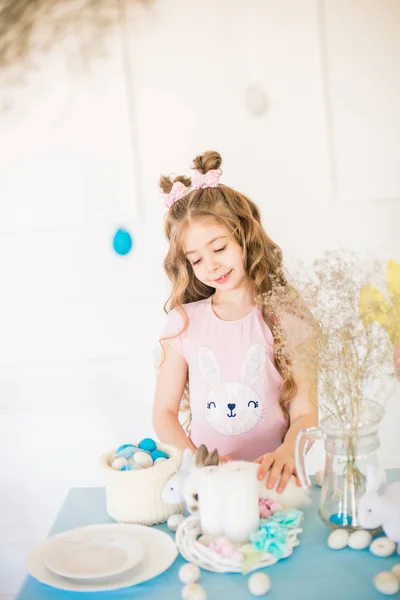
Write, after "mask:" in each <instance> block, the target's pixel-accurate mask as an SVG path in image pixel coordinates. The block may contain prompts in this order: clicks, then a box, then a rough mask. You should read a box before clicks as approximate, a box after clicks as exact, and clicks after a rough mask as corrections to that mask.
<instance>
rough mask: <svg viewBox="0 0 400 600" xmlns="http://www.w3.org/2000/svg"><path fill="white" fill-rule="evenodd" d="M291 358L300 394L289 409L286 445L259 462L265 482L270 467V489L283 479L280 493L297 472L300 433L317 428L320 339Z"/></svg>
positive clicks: (300, 348) (278, 489) (311, 340)
mask: <svg viewBox="0 0 400 600" xmlns="http://www.w3.org/2000/svg"><path fill="white" fill-rule="evenodd" d="M291 359H292V368H291V372H292V376H293V379H294V380H295V382H296V385H297V393H296V396H295V397H294V398H293V400H292V401H291V403H290V406H289V416H290V427H289V430H288V432H287V434H286V436H285V439H284V442H283V444H282V445H281V446H279V448H277V450H276V451H275V452H270V453H268V454H265V455H264V456H260V458H258V459H257V462H258V463H260V469H259V472H258V476H259V478H260V479H263V478H264V476H265V474H266V472H267V471H268V469H270V468H271V472H270V475H269V477H268V480H267V487H268V488H269V489H271V488H273V486H274V485H275V482H276V480H277V479H279V478H280V482H279V486H278V488H277V491H278V492H282V491H283V490H284V489H285V487H286V484H287V482H288V481H289V478H290V476H291V475H292V474H293V473H296V465H295V462H294V451H295V444H296V438H297V435H298V433H299V431H301V430H302V429H305V428H307V427H315V426H317V425H318V338H311V339H309V340H307V341H305V342H303V343H301V344H300V345H299V346H298V347H297V348H296V349H295V350H293V351H292V353H291ZM298 483H299V482H298Z"/></svg>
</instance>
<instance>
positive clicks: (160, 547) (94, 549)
mask: <svg viewBox="0 0 400 600" xmlns="http://www.w3.org/2000/svg"><path fill="white" fill-rule="evenodd" d="M177 554H178V551H177V549H176V545H175V541H174V540H173V539H172V537H171V536H170V535H168V534H167V533H164V532H162V531H159V530H158V529H153V528H150V527H146V526H144V525H121V524H107V525H91V526H89V527H81V528H79V529H73V530H71V531H66V532H65V533H60V534H58V535H54V536H52V537H50V538H48V539H47V540H46V541H45V542H43V543H42V544H40V545H39V546H38V547H37V548H36V549H35V550H34V551H33V552H32V553H31V555H30V556H29V559H28V571H29V574H30V575H31V576H32V577H35V579H37V580H38V581H40V582H41V583H45V584H47V585H50V586H52V587H55V588H59V589H62V590H72V591H88V592H100V591H107V590H117V589H119V588H123V587H129V586H132V585H136V584H137V583H141V582H143V581H147V580H148V579H152V578H153V577H156V576H157V575H159V574H160V573H162V572H163V571H165V570H166V569H168V567H169V566H170V565H171V564H172V563H173V562H174V560H175V558H176V557H177Z"/></svg>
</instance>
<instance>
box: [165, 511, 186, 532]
mask: <svg viewBox="0 0 400 600" xmlns="http://www.w3.org/2000/svg"><path fill="white" fill-rule="evenodd" d="M184 520H185V517H184V516H183V515H180V514H179V513H177V514H175V515H171V516H170V517H168V521H167V527H168V529H170V530H171V531H176V530H177V529H178V527H179V525H180V524H181V523H182V521H184Z"/></svg>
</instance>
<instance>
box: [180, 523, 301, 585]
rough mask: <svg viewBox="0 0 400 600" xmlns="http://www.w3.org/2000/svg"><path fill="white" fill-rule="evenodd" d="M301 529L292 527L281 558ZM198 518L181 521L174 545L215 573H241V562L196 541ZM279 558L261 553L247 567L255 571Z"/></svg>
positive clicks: (290, 550) (297, 543)
mask: <svg viewBox="0 0 400 600" xmlns="http://www.w3.org/2000/svg"><path fill="white" fill-rule="evenodd" d="M302 531H303V530H302V529H300V528H297V529H292V530H291V532H290V534H289V537H288V545H287V546H288V547H287V552H286V553H285V555H284V556H282V558H287V557H288V556H290V555H291V554H292V552H293V548H294V547H295V546H298V545H299V544H300V542H299V540H298V539H297V536H298V534H299V533H301V532H302ZM201 533H202V532H201V526H200V518H199V517H195V516H191V517H188V518H187V519H185V520H184V521H182V523H181V524H180V525H179V527H178V529H177V532H176V536H175V541H176V546H177V548H178V550H179V552H180V553H181V554H182V556H183V557H184V558H185V559H186V560H187V561H188V562H192V563H195V564H196V565H198V566H199V567H201V568H202V569H206V570H207V571H214V572H215V573H242V572H243V562H242V561H233V560H232V559H231V558H228V557H223V556H220V555H219V554H217V553H216V552H214V551H213V550H210V549H209V548H207V547H206V546H204V545H203V544H201V543H200V542H198V541H197V538H198V537H199V536H200V535H201ZM278 560H279V559H277V558H275V557H274V556H272V554H269V553H267V552H265V553H264V554H262V555H261V560H260V562H259V563H258V564H256V565H253V566H251V567H250V568H249V571H255V570H257V569H262V568H264V567H270V566H271V565H273V564H274V563H276V562H277V561H278Z"/></svg>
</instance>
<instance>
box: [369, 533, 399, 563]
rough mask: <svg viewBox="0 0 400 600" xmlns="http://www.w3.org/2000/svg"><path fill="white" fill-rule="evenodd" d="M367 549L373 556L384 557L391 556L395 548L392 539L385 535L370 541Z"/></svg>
mask: <svg viewBox="0 0 400 600" xmlns="http://www.w3.org/2000/svg"><path fill="white" fill-rule="evenodd" d="M369 549H370V550H371V552H372V554H375V556H380V557H381V558H382V557H386V556H391V555H392V554H393V552H394V551H395V550H396V544H395V543H394V541H393V540H390V539H389V538H387V537H384V536H382V537H378V538H376V540H374V541H373V542H372V544H371V545H370V547H369Z"/></svg>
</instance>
